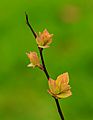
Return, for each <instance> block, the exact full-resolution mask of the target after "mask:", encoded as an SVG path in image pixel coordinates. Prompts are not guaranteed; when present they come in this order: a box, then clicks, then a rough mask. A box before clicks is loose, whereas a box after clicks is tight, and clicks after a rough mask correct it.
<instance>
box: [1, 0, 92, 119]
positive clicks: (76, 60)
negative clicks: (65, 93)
mask: <svg viewBox="0 0 93 120" xmlns="http://www.w3.org/2000/svg"><path fill="white" fill-rule="evenodd" d="M25 11H26V12H27V13H28V15H29V19H30V22H31V24H32V26H33V27H34V29H35V31H36V32H37V33H38V32H39V31H43V30H44V29H45V28H46V29H47V30H48V31H49V33H53V34H54V37H53V42H52V44H51V47H49V48H48V49H45V50H44V58H45V63H46V65H47V69H48V71H49V74H50V76H51V78H53V79H56V77H57V76H58V75H59V74H61V73H64V72H69V75H70V85H71V91H72V94H73V95H72V96H71V97H69V98H67V99H63V100H62V99H61V100H60V104H61V108H62V110H63V113H64V116H65V118H66V120H93V93H92V91H93V40H92V39H93V0H85V1H84V0H64V1H63V0H15V1H12V0H1V1H0V56H1V57H0V120H60V118H59V116H58V113H57V112H56V105H55V102H54V100H53V99H52V97H51V96H50V95H49V94H48V93H47V89H48V83H47V79H46V77H45V75H44V73H42V72H41V70H39V69H31V68H27V65H28V63H29V60H28V58H27V56H26V54H25V53H26V52H28V51H37V50H38V49H37V45H36V41H35V39H34V37H33V35H32V33H31V32H30V30H29V28H28V27H27V25H26V22H25Z"/></svg>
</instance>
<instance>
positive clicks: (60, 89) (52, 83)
mask: <svg viewBox="0 0 93 120" xmlns="http://www.w3.org/2000/svg"><path fill="white" fill-rule="evenodd" d="M68 83H69V75H68V73H63V74H61V75H59V76H58V77H57V79H56V80H53V79H51V78H49V81H48V84H49V90H48V92H49V94H51V95H52V96H53V97H55V98H57V99H58V98H66V97H69V96H71V95H72V93H71V90H70V89H71V88H70V85H68Z"/></svg>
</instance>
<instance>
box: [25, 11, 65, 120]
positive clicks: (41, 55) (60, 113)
mask: <svg viewBox="0 0 93 120" xmlns="http://www.w3.org/2000/svg"><path fill="white" fill-rule="evenodd" d="M25 15H26V23H27V25H28V26H29V28H30V30H31V32H32V33H33V35H34V37H35V39H36V37H37V34H36V33H35V32H34V30H33V28H32V26H31V25H30V23H29V20H28V15H27V14H26V13H25ZM38 49H39V52H40V57H41V61H42V65H43V71H44V73H45V75H46V77H47V79H48V80H49V74H48V71H47V69H46V66H45V63H44V58H43V54H42V50H43V48H39V47H38ZM53 98H54V97H53ZM54 99H55V102H56V106H57V110H58V113H59V115H60V118H61V120H64V116H63V113H62V110H61V107H60V104H59V101H58V99H56V98H54Z"/></svg>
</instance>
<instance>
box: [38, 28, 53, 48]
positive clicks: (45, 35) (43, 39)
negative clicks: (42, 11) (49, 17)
mask: <svg viewBox="0 0 93 120" xmlns="http://www.w3.org/2000/svg"><path fill="white" fill-rule="evenodd" d="M52 36H53V34H49V32H48V31H47V30H46V29H45V30H44V31H43V32H42V33H39V35H37V38H36V42H37V44H38V47H40V48H48V47H49V44H50V43H51V42H52Z"/></svg>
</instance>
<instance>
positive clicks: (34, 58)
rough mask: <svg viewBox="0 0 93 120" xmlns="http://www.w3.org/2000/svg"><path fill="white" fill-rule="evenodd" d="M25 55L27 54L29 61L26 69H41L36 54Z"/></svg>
mask: <svg viewBox="0 0 93 120" xmlns="http://www.w3.org/2000/svg"><path fill="white" fill-rule="evenodd" d="M26 54H27V56H28V58H29V59H30V64H29V65H28V67H33V68H34V67H39V68H42V66H41V65H40V61H39V58H38V56H37V53H36V52H30V53H26Z"/></svg>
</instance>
